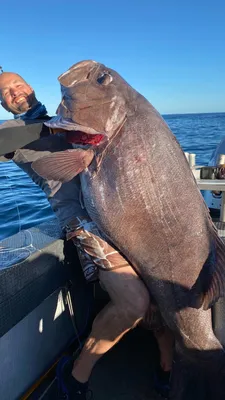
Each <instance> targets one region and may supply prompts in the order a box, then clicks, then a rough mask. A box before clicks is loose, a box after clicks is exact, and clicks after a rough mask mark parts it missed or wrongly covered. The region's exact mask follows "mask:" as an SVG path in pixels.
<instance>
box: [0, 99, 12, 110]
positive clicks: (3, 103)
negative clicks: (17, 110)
mask: <svg viewBox="0 0 225 400" xmlns="http://www.w3.org/2000/svg"><path fill="white" fill-rule="evenodd" d="M1 106H2V107H3V108H4V109H5V110H6V111H8V112H10V109H9V108H8V106H7V104H6V103H5V102H4V100H3V101H1Z"/></svg>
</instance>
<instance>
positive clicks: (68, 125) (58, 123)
mask: <svg viewBox="0 0 225 400" xmlns="http://www.w3.org/2000/svg"><path fill="white" fill-rule="evenodd" d="M44 124H45V125H46V126H48V127H49V128H52V129H62V130H65V131H75V132H83V133H87V134H90V135H99V134H101V135H105V133H104V132H99V131H96V130H95V129H93V128H89V127H88V126H83V125H80V124H78V123H76V122H74V121H73V120H72V119H69V118H63V117H61V116H60V115H56V116H55V117H53V118H51V119H50V120H49V121H46V122H45V123H44Z"/></svg>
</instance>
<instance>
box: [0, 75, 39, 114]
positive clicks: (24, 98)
mask: <svg viewBox="0 0 225 400" xmlns="http://www.w3.org/2000/svg"><path fill="white" fill-rule="evenodd" d="M0 101H1V104H2V106H3V107H4V108H5V109H6V110H7V111H9V112H11V113H13V114H22V113H24V112H26V111H28V110H29V109H30V108H32V107H33V106H34V105H35V104H36V103H37V99H36V97H35V93H34V90H33V89H32V88H31V87H30V85H28V84H27V83H26V82H25V81H24V80H23V78H21V76H19V75H17V74H14V73H11V72H4V73H3V74H1V75H0Z"/></svg>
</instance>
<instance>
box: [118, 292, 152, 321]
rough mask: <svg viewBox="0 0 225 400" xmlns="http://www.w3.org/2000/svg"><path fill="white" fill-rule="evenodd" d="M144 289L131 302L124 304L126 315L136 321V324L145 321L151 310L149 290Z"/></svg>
mask: <svg viewBox="0 0 225 400" xmlns="http://www.w3.org/2000/svg"><path fill="white" fill-rule="evenodd" d="M143 289H144V290H143V291H139V292H138V293H137V295H136V296H135V297H134V298H133V299H129V300H130V301H129V302H127V303H125V304H124V308H125V311H126V313H127V314H128V316H130V318H132V319H133V320H134V322H136V321H139V320H141V319H143V318H144V316H145V314H146V312H147V310H148V309H149V305H150V299H149V293H148V291H147V289H145V288H143Z"/></svg>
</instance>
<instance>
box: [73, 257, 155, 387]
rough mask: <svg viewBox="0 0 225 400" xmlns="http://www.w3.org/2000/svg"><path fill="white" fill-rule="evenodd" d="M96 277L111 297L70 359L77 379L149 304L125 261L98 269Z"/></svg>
mask: <svg viewBox="0 0 225 400" xmlns="http://www.w3.org/2000/svg"><path fill="white" fill-rule="evenodd" d="M99 279H100V282H101V283H102V284H103V285H104V288H105V289H106V291H107V292H108V294H109V296H110V299H111V300H110V302H109V303H108V304H107V305H106V307H105V308H104V309H103V310H102V311H101V312H100V313H99V314H98V315H97V317H96V318H95V320H94V322H93V326H92V331H91V334H90V336H89V337H88V339H87V340H86V343H85V345H84V347H83V349H82V351H81V354H80V356H79V357H78V359H77V360H76V361H75V363H74V367H73V371H72V375H73V376H74V378H75V379H76V380H78V381H80V382H87V381H88V379H89V377H90V374H91V372H92V369H93V367H94V365H95V364H96V362H97V361H98V360H99V359H100V358H101V357H102V356H103V355H104V354H105V353H106V352H107V351H108V350H110V349H111V348H112V347H113V346H114V345H115V344H116V343H117V342H118V341H119V340H120V339H121V338H122V336H123V335H124V334H125V333H126V332H128V331H129V330H130V329H132V328H133V327H134V326H136V325H137V324H138V322H139V321H140V320H141V319H142V318H143V317H144V315H145V313H146V311H147V309H148V307H149V293H148V291H147V289H146V287H145V285H144V283H143V282H142V281H141V280H140V279H139V277H138V276H137V274H136V273H135V271H134V270H133V268H131V267H130V266H129V265H127V266H126V267H122V268H119V269H116V270H114V271H103V270H100V271H99Z"/></svg>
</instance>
